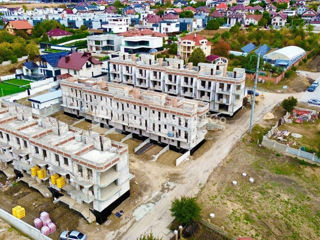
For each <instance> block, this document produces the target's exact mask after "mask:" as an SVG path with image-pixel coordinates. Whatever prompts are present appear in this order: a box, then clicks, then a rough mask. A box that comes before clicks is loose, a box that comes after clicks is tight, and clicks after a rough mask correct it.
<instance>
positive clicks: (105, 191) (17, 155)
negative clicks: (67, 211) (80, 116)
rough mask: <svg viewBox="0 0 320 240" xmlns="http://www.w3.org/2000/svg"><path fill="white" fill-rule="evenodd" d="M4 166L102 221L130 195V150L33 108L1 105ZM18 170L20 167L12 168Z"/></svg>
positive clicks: (46, 193)
mask: <svg viewBox="0 0 320 240" xmlns="http://www.w3.org/2000/svg"><path fill="white" fill-rule="evenodd" d="M0 160H1V170H2V171H3V172H4V173H6V175H7V176H9V177H10V174H11V175H13V176H11V177H14V176H17V177H18V179H19V180H20V181H24V182H26V183H27V184H28V185H29V186H31V187H33V188H35V189H37V190H38V191H39V192H41V193H42V194H43V195H44V196H45V197H51V196H53V197H54V198H55V201H57V202H63V203H65V204H67V205H68V206H69V207H70V208H72V209H74V210H76V211H78V212H79V213H80V214H82V215H83V216H84V217H85V218H86V219H87V220H88V221H89V222H93V221H97V222H99V223H102V222H103V221H104V220H106V218H107V216H108V215H109V214H110V213H111V211H112V210H113V209H114V208H115V207H116V206H117V205H119V204H120V203H121V202H122V201H123V200H124V199H126V198H127V197H128V196H129V195H130V183H129V182H130V176H131V175H130V174H129V159H128V149H127V146H126V145H125V144H122V143H119V142H115V141H111V140H110V139H108V138H106V137H104V136H101V135H99V134H98V133H95V132H89V131H83V130H78V129H72V128H70V127H69V126H68V125H67V124H66V123H63V122H60V121H58V120H57V119H55V118H39V119H35V118H33V117H32V114H31V111H30V109H29V108H23V107H21V108H20V107H17V106H16V105H13V106H10V107H1V108H0ZM12 169H14V171H13V170H12Z"/></svg>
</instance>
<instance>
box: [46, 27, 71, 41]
mask: <svg viewBox="0 0 320 240" xmlns="http://www.w3.org/2000/svg"><path fill="white" fill-rule="evenodd" d="M47 35H48V37H49V38H50V39H59V38H63V37H67V36H71V35H72V33H71V32H67V31H65V30H63V29H60V28H56V29H52V30H50V31H49V32H47Z"/></svg>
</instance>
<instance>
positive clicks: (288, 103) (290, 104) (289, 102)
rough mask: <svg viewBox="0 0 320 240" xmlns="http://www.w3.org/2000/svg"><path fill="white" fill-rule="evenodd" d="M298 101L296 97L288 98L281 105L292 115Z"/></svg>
mask: <svg viewBox="0 0 320 240" xmlns="http://www.w3.org/2000/svg"><path fill="white" fill-rule="evenodd" d="M297 103H298V100H297V99H296V98H294V97H292V96H291V97H288V98H287V99H284V100H283V101H282V103H281V106H282V107H283V108H284V109H285V110H286V111H287V112H289V113H291V112H292V111H293V109H294V107H295V106H297Z"/></svg>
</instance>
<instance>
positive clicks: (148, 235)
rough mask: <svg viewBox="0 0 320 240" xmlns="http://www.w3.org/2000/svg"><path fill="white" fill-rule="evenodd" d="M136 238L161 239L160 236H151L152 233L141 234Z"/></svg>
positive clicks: (144, 239)
mask: <svg viewBox="0 0 320 240" xmlns="http://www.w3.org/2000/svg"><path fill="white" fill-rule="evenodd" d="M137 240H162V238H157V237H155V236H153V234H152V233H149V234H144V235H141V236H140V237H139V238H138V239H137Z"/></svg>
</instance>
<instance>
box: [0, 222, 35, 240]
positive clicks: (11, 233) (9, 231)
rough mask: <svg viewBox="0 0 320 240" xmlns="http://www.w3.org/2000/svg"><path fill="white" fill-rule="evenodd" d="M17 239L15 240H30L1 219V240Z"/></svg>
mask: <svg viewBox="0 0 320 240" xmlns="http://www.w3.org/2000/svg"><path fill="white" fill-rule="evenodd" d="M6 239H15V240H30V238H28V237H26V236H24V235H23V234H22V233H21V232H19V231H18V230H16V229H15V228H14V227H12V226H10V225H9V224H7V223H6V222H5V221H3V220H2V219H1V218H0V240H6Z"/></svg>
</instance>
